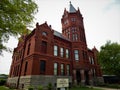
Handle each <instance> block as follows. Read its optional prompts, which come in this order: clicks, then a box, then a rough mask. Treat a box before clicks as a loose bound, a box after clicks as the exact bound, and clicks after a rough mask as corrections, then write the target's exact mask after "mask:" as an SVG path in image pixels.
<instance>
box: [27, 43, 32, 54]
mask: <svg viewBox="0 0 120 90" xmlns="http://www.w3.org/2000/svg"><path fill="white" fill-rule="evenodd" d="M30 46H31V44H30V43H29V44H28V50H27V55H28V54H29V53H30Z"/></svg>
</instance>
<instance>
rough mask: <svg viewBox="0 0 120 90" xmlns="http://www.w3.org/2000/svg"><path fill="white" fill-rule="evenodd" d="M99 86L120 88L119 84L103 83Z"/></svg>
mask: <svg viewBox="0 0 120 90" xmlns="http://www.w3.org/2000/svg"><path fill="white" fill-rule="evenodd" d="M101 87H106V88H114V89H120V84H105V85H104V86H101Z"/></svg>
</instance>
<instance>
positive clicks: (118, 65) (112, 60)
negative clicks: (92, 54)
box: [98, 41, 120, 76]
mask: <svg viewBox="0 0 120 90" xmlns="http://www.w3.org/2000/svg"><path fill="white" fill-rule="evenodd" d="M98 59H99V62H100V65H101V67H102V69H103V72H104V74H110V75H117V76H120V44H118V43H111V42H110V41H108V42H107V43H106V44H105V45H103V46H101V50H100V52H99V55H98Z"/></svg>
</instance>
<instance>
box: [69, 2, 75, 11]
mask: <svg viewBox="0 0 120 90" xmlns="http://www.w3.org/2000/svg"><path fill="white" fill-rule="evenodd" d="M69 12H70V13H75V12H76V9H75V8H74V6H73V5H72V4H71V2H70V8H69Z"/></svg>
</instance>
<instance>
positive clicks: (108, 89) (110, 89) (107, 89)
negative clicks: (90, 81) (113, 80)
mask: <svg viewBox="0 0 120 90" xmlns="http://www.w3.org/2000/svg"><path fill="white" fill-rule="evenodd" d="M93 88H101V89H103V90H120V89H113V88H104V87H93Z"/></svg>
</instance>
